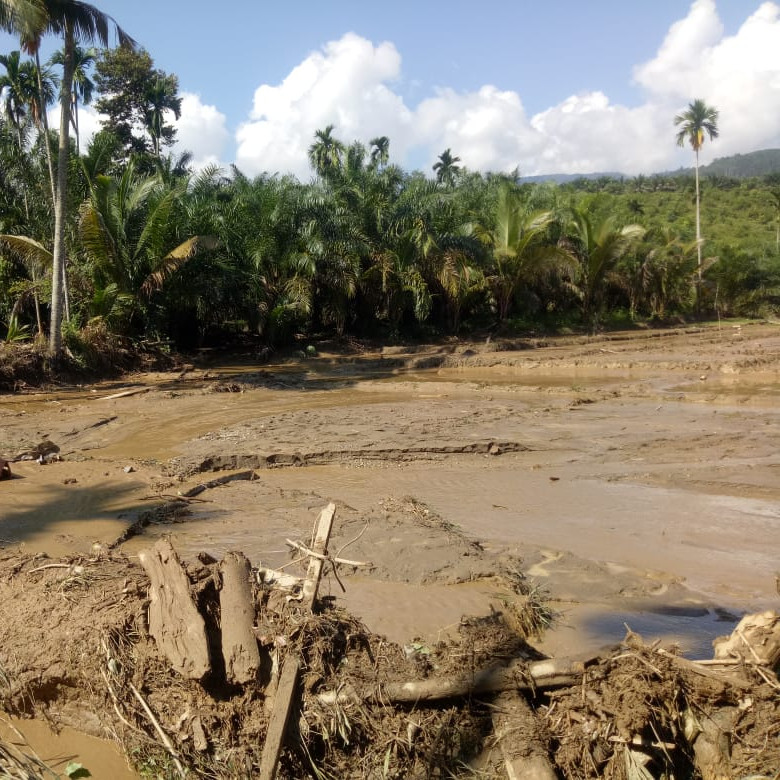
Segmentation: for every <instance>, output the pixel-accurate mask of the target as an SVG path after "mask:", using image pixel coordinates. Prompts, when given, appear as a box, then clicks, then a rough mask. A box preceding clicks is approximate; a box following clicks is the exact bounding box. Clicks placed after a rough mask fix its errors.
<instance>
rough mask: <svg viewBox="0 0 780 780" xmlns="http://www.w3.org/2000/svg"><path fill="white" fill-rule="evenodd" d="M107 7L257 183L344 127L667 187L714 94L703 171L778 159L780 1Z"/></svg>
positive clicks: (475, 155)
mask: <svg viewBox="0 0 780 780" xmlns="http://www.w3.org/2000/svg"><path fill="white" fill-rule="evenodd" d="M96 4H97V5H98V7H100V8H101V10H104V11H106V12H107V13H109V14H111V15H112V16H114V18H115V19H116V20H117V21H118V22H119V23H120V24H121V25H122V26H123V27H124V28H125V30H126V31H127V32H128V33H130V34H131V35H132V36H133V37H135V38H136V40H137V41H138V43H139V44H140V45H142V46H143V47H144V48H146V49H147V50H148V51H149V52H150V53H151V55H152V57H153V58H154V60H155V63H156V65H157V66H158V67H160V68H162V69H163V70H165V71H167V72H172V73H176V74H177V75H178V76H179V80H180V87H181V90H182V92H183V93H184V94H185V96H186V97H185V115H184V116H183V118H182V123H181V126H180V130H179V136H180V138H181V143H182V145H183V146H187V147H188V148H190V149H192V150H193V151H194V152H195V156H196V159H198V160H199V161H200V162H207V161H216V162H220V163H223V164H226V163H230V162H233V161H236V162H237V163H238V164H239V166H240V167H241V168H242V169H243V170H245V171H246V172H247V173H250V174H254V173H259V172H261V171H262V170H270V171H274V170H290V171H293V172H295V173H296V174H298V175H299V176H300V177H301V178H306V177H307V175H308V168H307V165H306V160H305V150H306V146H307V145H308V143H309V142H310V139H311V136H312V134H313V131H314V129H316V128H317V127H323V126H324V125H326V124H328V123H333V124H335V125H336V131H335V134H336V135H337V136H339V137H340V138H342V140H344V141H351V140H353V139H354V138H360V139H361V140H363V141H368V140H369V138H370V137H372V136H374V135H380V134H386V135H388V136H389V137H390V140H391V156H392V157H393V159H394V161H396V162H399V163H400V164H402V165H404V166H405V167H423V168H425V167H429V166H430V164H431V163H432V161H433V160H435V158H436V155H437V154H438V153H440V152H441V151H442V150H443V149H444V148H446V147H451V148H452V150H453V153H455V154H457V155H459V156H460V157H461V158H462V160H463V162H464V163H465V164H466V165H468V166H469V167H471V168H477V169H493V170H511V169H512V168H514V167H515V166H519V168H520V171H521V173H528V174H531V173H550V172H559V171H564V172H587V171H592V170H620V171H625V172H627V173H638V172H652V171H653V170H663V169H666V168H670V167H677V166H678V165H681V164H688V162H689V155H686V154H685V153H684V152H683V151H682V150H679V151H678V150H677V149H676V147H675V146H674V137H673V136H674V129H673V127H672V117H673V116H674V114H675V113H676V112H677V111H679V110H680V109H681V108H683V107H684V106H685V105H686V103H687V102H689V101H690V100H692V99H694V98H698V97H701V98H704V99H706V100H707V101H708V102H710V103H712V104H713V105H715V106H716V107H718V109H719V110H720V112H721V138H720V139H718V141H716V142H715V143H714V144H712V145H708V148H707V150H706V152H705V156H709V157H710V158H711V157H712V156H722V155H724V154H731V153H733V152H747V151H751V150H752V149H755V148H764V147H768V146H780V133H779V132H778V128H780V121H778V119H777V118H778V117H780V7H779V6H778V5H777V4H776V3H774V2H765V3H763V4H762V3H760V2H752V1H751V0H717V2H716V0H696V1H695V2H692V3H688V2H684V1H683V0H633V2H618V1H617V0H588V2H582V0H546V2H543V3H539V2H535V3H532V2H528V0H519V1H518V0H501V1H499V0H483V2H481V3H474V2H473V0H471V1H470V2H462V1H460V0H450V2H446V3H445V2H440V1H439V0H428V1H427V2H426V1H425V0H418V1H417V2H410V1H409V0H396V2H395V3H393V4H382V5H380V4H378V3H370V2H365V0H364V1H363V2H356V1H354V0H333V2H331V3H321V2H306V3H302V2H298V3H273V4H271V3H259V2H256V0H254V1H251V0H234V2H232V3H225V4H224V5H223V6H216V12H215V5H214V4H213V3H209V4H206V3H205V2H201V0H190V1H189V2H185V0H166V1H164V2H161V1H160V0H133V2H132V3H129V2H127V0H103V1H102V2H97V3H96ZM13 45H14V43H13V41H11V40H9V39H8V37H7V36H0V50H7V49H8V48H10V47H11V46H13ZM771 113H773V119H772V121H771V122H770V121H768V114H771ZM746 114H747V115H746ZM753 114H755V116H753ZM93 120H94V121H93V124H94V125H95V126H96V125H97V120H96V118H94V117H93ZM86 124H87V126H88V125H89V118H87V119H86Z"/></svg>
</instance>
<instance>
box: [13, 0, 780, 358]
mask: <svg viewBox="0 0 780 780" xmlns="http://www.w3.org/2000/svg"><path fill="white" fill-rule="evenodd" d="M3 2H4V3H6V7H7V8H10V7H11V6H12V5H13V3H14V2H19V0H0V3H3ZM9 3H10V5H9ZM64 5H65V6H67V5H68V3H67V2H66V3H64ZM80 5H83V4H80ZM7 14H8V12H7V10H6V22H5V24H6V26H8V21H7V20H8V19H9V18H10V17H8V15H7ZM2 22H3V20H2V18H0V23H2ZM66 27H67V26H65V28H63V29H66ZM55 29H56V27H55ZM98 37H100V36H98ZM125 43H126V45H125V47H123V48H119V49H114V50H102V51H97V50H92V49H88V48H80V47H79V46H78V45H76V42H75V41H74V40H71V41H70V49H69V50H68V51H65V50H63V52H62V53H61V54H60V55H59V57H56V56H55V58H53V59H52V62H51V63H49V64H46V65H42V64H40V63H39V62H36V59H35V58H32V59H31V58H26V57H25V56H24V55H23V54H20V52H16V51H14V52H9V53H6V54H4V55H3V56H2V58H0V85H2V86H0V89H2V93H0V94H2V116H1V117H0V234H2V238H1V239H0V337H3V338H5V339H7V340H16V339H21V338H25V337H40V338H43V337H44V334H45V333H47V332H50V331H51V329H52V328H56V327H57V322H58V319H57V316H58V315H57V313H56V310H55V308H56V306H57V301H56V295H54V294H53V293H54V287H56V286H59V285H57V284H56V282H57V280H58V279H60V280H61V282H62V296H63V300H62V306H63V315H62V319H63V328H62V332H63V333H64V338H65V344H66V345H68V346H71V347H73V346H74V345H76V346H77V345H79V344H83V343H84V341H85V340H88V339H89V338H90V337H91V336H94V335H95V334H116V335H119V336H123V337H128V338H133V339H137V340H152V341H160V340H164V341H169V342H171V343H172V344H174V345H175V346H178V347H192V346H196V345H198V344H202V343H204V342H205V341H208V340H212V341H215V340H221V339H224V338H226V337H228V336H232V335H237V334H250V335H252V336H255V337H256V338H257V339H259V340H262V342H264V343H266V344H268V345H270V346H275V345H280V344H283V343H285V342H287V341H289V340H290V339H292V338H293V337H294V336H295V334H299V333H304V334H336V335H346V334H353V335H360V336H377V337H383V338H396V337H410V336H411V337H414V336H421V335H433V334H457V333H461V332H464V331H469V330H472V329H486V328H496V327H499V328H503V329H505V330H507V331H510V330H512V329H533V328H542V327H543V328H556V327H557V328H561V327H581V328H584V329H594V328H597V327H600V326H601V325H603V324H604V323H608V322H615V321H619V322H622V323H625V324H627V323H629V322H630V321H631V320H650V319H656V320H665V319H668V318H670V317H672V316H692V315H694V314H695V313H696V314H698V315H699V316H712V315H713V314H716V313H717V314H719V315H723V316H726V315H745V316H756V315H762V314H768V313H772V312H775V311H777V309H778V307H780V255H779V254H778V250H779V249H780V247H779V246H778V244H780V186H778V182H777V181H776V180H774V179H772V178H771V177H768V178H766V180H761V179H752V180H745V181H732V180H725V179H723V178H722V177H721V179H712V180H710V179H706V178H705V179H703V186H702V189H701V193H699V191H698V189H697V188H696V187H695V183H694V182H692V181H691V180H690V179H688V178H675V177H645V176H638V177H636V178H634V179H605V180H586V179H581V180H577V181H574V182H571V183H569V184H565V185H560V186H556V185H552V184H544V183H537V184H529V183H523V182H522V181H521V180H520V179H519V178H518V176H517V175H503V174H480V173H475V172H472V171H469V170H467V169H466V168H464V167H463V166H462V165H461V164H460V163H461V161H460V159H459V158H458V156H457V155H456V154H455V153H453V151H452V150H451V149H447V150H445V151H444V152H442V154H441V155H440V157H439V160H438V161H437V163H436V164H435V165H434V166H433V170H431V171H430V173H429V174H427V175H426V174H425V173H424V172H419V171H413V172H410V171H405V170H403V169H401V168H400V167H398V166H397V165H394V164H393V163H392V162H391V155H390V149H391V146H390V144H391V142H390V139H388V138H387V137H379V138H374V139H371V140H370V141H369V142H368V144H367V145H366V144H364V143H362V142H361V141H352V142H351V143H346V142H345V141H343V140H341V139H339V138H338V137H337V128H334V127H333V126H329V127H326V128H324V129H322V130H319V131H318V132H317V133H316V134H315V136H314V138H313V139H312V143H311V146H310V148H309V149H308V154H309V159H310V162H311V165H312V178H311V180H310V181H308V182H301V181H298V180H297V179H295V178H293V177H289V176H282V175H279V174H273V173H267V174H263V175H260V176H257V177H254V178H250V177H247V176H246V175H245V174H244V173H242V172H241V171H239V170H238V169H236V168H235V167H234V168H232V169H230V170H229V171H224V170H219V169H216V168H208V169H206V170H202V171H199V172H193V171H192V170H191V169H190V168H189V165H188V164H189V160H188V158H187V156H186V155H184V156H182V157H179V158H176V157H173V156H171V155H170V154H169V153H167V152H166V148H168V147H169V145H170V143H171V142H172V141H173V138H174V129H173V126H172V123H171V120H172V118H173V117H174V116H177V115H178V111H179V108H180V100H179V97H178V82H177V79H176V77H175V76H171V75H168V74H165V73H163V72H162V71H159V70H157V69H155V68H154V63H153V61H152V59H151V57H150V56H149V55H148V53H146V52H143V51H136V50H135V49H134V48H133V46H132V45H131V42H130V40H129V39H127V38H125ZM34 50H35V49H34ZM63 62H68V63H69V65H68V67H67V69H68V71H69V72H68V73H65V74H64V75H63V74H62V72H61V70H62V68H61V64H62V63H63ZM58 63H60V66H58ZM58 67H59V72H58ZM63 78H65V79H68V78H70V80H71V88H70V89H69V90H68V92H69V94H70V98H69V100H70V102H69V110H68V111H67V113H66V119H65V121H64V123H61V127H60V133H59V134H58V133H54V132H52V131H51V130H50V129H48V128H47V127H45V125H44V123H43V121H42V116H45V109H46V107H47V106H48V105H49V104H50V103H51V102H52V100H53V98H54V96H55V94H56V91H57V89H58V85H59V84H61V83H62V80H63ZM95 97H97V105H98V106H99V107H100V109H101V111H103V112H105V114H106V115H107V117H108V119H107V120H106V122H105V123H104V126H103V128H102V131H101V132H100V133H98V134H97V135H96V136H95V137H94V138H93V139H92V141H91V143H90V144H89V147H88V148H87V149H86V150H85V151H84V153H83V154H80V153H79V151H78V147H77V146H76V145H75V144H74V143H73V142H72V141H70V139H69V138H67V137H66V138H65V141H66V145H65V146H63V138H62V136H63V129H64V128H67V129H70V128H73V129H77V128H78V118H77V110H78V105H79V102H81V103H82V104H83V103H84V102H88V101H89V100H93V99H94V98H95ZM693 105H694V104H692V106H693ZM64 113H65V112H64ZM672 132H673V127H672V123H671V121H670V143H671V142H673V140H674V137H673V135H672ZM64 134H65V135H66V136H69V132H65V133H64ZM696 137H697V138H698V136H696ZM694 148H695V147H694ZM63 163H65V164H66V170H65V171H64V173H63V170H62V168H63ZM55 171H56V172H57V173H56V174H55ZM63 177H65V178H63ZM63 181H65V182H66V184H65V186H63V184H62V182H63ZM699 195H700V201H701V233H702V235H703V236H704V239H703V240H702V241H699V242H697V240H696V235H697V233H696V216H695V215H696V210H695V205H694V204H695V203H696V202H697V200H698V199H699ZM58 209H59V210H60V211H61V214H60V213H58ZM58 231H61V234H62V235H61V238H62V242H63V245H62V249H61V253H60V260H61V264H62V269H63V270H62V272H59V273H61V276H58V275H57V273H58V272H53V271H52V266H53V264H54V263H55V262H56V261H57V236H58ZM699 253H701V255H700V254H699Z"/></svg>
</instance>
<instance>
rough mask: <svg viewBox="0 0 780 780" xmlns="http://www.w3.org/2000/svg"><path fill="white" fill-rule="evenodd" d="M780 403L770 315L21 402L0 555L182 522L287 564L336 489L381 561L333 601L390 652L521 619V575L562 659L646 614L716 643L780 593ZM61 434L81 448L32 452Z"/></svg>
mask: <svg viewBox="0 0 780 780" xmlns="http://www.w3.org/2000/svg"><path fill="white" fill-rule="evenodd" d="M778 411H780V327H778V326H777V325H774V324H770V323H764V324H744V323H743V324H741V325H738V326H733V325H731V324H724V325H723V326H722V327H716V326H712V327H706V328H690V329H681V330H675V331H662V332H636V333H626V334H612V335H610V336H604V337H594V338H570V339H559V340H538V341H534V342H530V341H529V342H517V343H500V342H499V343H488V344H462V343H453V344H448V345H445V346H432V347H427V348H426V347H417V348H415V349H414V350H411V349H410V350H404V349H401V348H386V349H384V350H379V351H375V352H370V351H367V352H353V353H344V352H339V351H335V350H334V351H332V352H327V351H322V352H320V353H319V354H318V355H317V356H316V357H312V358H307V359H301V360H299V361H297V362H295V363H285V364H280V365H275V366H262V367H260V366H257V365H253V364H252V362H251V361H249V360H247V361H244V362H241V361H235V360H234V361H232V362H231V364H230V365H220V364H219V362H218V361H216V360H214V361H212V362H211V364H209V365H199V366H197V367H192V369H191V370H189V371H186V372H183V373H182V372H179V373H177V374H161V373H156V374H137V375H132V376H129V377H125V378H124V379H123V380H122V381H116V382H110V383H102V384H99V385H94V386H89V387H76V386H74V387H62V388H57V390H56V391H53V392H50V393H37V392H24V393H15V394H10V395H0V457H3V458H5V459H7V460H9V461H11V469H12V472H13V478H12V479H10V480H4V481H3V482H1V483H0V543H2V544H3V545H4V546H5V548H6V549H5V554H9V555H11V554H13V555H20V554H21V555H30V554H36V553H47V554H49V555H52V556H60V555H70V556H73V555H81V556H85V555H87V556H88V555H91V554H93V552H94V550H96V549H100V550H103V549H105V548H109V547H111V548H113V549H114V550H115V551H116V552H117V553H123V554H125V555H129V556H131V558H132V557H133V556H135V555H137V553H138V551H139V550H140V549H142V548H144V547H148V546H150V545H151V544H152V543H153V542H154V540H155V539H156V538H158V537H159V536H161V535H170V537H171V538H172V540H173V542H174V544H175V546H176V548H177V550H178V551H179V553H180V555H181V556H182V558H184V559H185V560H192V559H193V558H194V556H195V555H196V554H197V553H199V552H208V553H210V554H212V555H214V556H215V557H222V556H223V555H224V554H225V552H227V551H228V550H237V549H240V550H243V551H244V553H245V554H246V555H247V556H248V557H249V559H250V560H251V562H252V564H253V565H255V566H259V565H261V564H262V565H264V566H270V567H278V566H281V565H283V564H285V563H286V562H288V561H289V560H290V549H289V547H288V546H287V545H286V544H285V542H284V540H285V539H286V538H290V539H291V540H298V541H300V540H304V541H305V540H306V539H307V538H308V534H309V533H310V529H311V516H312V511H313V509H314V508H316V507H319V506H322V505H323V504H324V503H327V501H331V500H332V501H335V502H336V503H337V505H338V512H339V518H340V520H339V524H338V526H337V528H336V530H335V532H334V539H333V541H332V549H334V550H339V549H340V548H341V547H342V546H345V545H348V547H346V549H345V552H344V555H347V557H349V558H351V559H360V560H364V561H370V562H371V564H372V567H371V568H370V569H368V570H361V571H360V572H359V573H355V574H353V575H349V576H346V577H344V578H343V585H344V587H345V591H343V590H342V588H341V585H340V584H339V583H338V582H336V581H334V580H333V578H330V579H329V580H328V581H327V582H325V583H323V587H322V590H321V592H323V593H325V594H326V595H331V596H332V597H333V599H334V600H335V603H336V604H341V605H344V606H346V607H347V608H348V609H349V610H350V612H351V613H353V614H355V615H358V616H359V617H360V618H361V619H362V620H363V621H365V623H366V624H367V626H368V628H369V629H370V630H371V631H374V632H377V633H378V634H382V635H385V636H387V637H388V638H389V639H390V640H393V641H396V642H398V643H400V644H404V643H407V642H409V641H410V640H411V639H412V638H413V637H417V638H420V639H421V640H422V641H436V640H438V639H442V638H447V637H452V636H455V635H457V633H458V630H459V626H460V618H461V616H462V615H464V614H470V615H480V614H482V615H486V614H490V612H491V610H493V611H494V612H495V611H497V610H500V609H501V608H502V606H503V605H505V604H506V602H507V594H506V592H505V588H504V587H503V585H502V581H501V580H500V579H499V578H498V575H499V574H500V573H501V572H506V571H507V570H508V569H510V568H512V567H514V568H516V569H517V570H518V571H520V570H522V571H523V572H524V573H525V574H526V575H527V576H528V578H529V581H530V582H532V583H534V587H535V588H537V589H543V590H544V591H546V592H547V593H549V596H550V598H551V599H552V602H551V603H552V606H553V607H554V608H555V609H556V610H557V611H558V612H559V613H560V614H561V619H560V622H559V627H558V628H557V629H556V630H553V631H549V632H547V633H546V634H545V636H544V637H543V638H542V639H541V641H539V642H535V646H536V647H537V648H538V649H540V650H542V651H543V652H545V653H547V654H550V655H555V656H563V655H578V654H586V653H590V652H593V651H594V650H595V649H597V648H599V647H602V646H603V645H605V644H609V643H614V642H616V641H618V640H619V639H621V638H622V637H623V636H624V634H625V628H626V625H628V626H630V627H631V628H632V629H633V630H635V631H639V632H640V633H642V634H643V635H644V636H645V637H646V638H648V639H653V638H654V637H656V636H658V637H662V638H664V639H665V640H672V641H677V642H678V643H679V644H680V646H681V647H682V649H683V650H684V651H685V652H687V653H688V654H689V655H692V656H695V657H709V655H710V654H711V652H710V642H711V639H712V638H713V637H714V636H716V635H718V634H723V633H728V632H729V631H730V630H731V628H732V627H733V625H734V623H735V622H736V620H737V619H738V617H739V615H741V614H743V613H744V612H746V611H755V610H757V609H763V608H767V607H772V606H776V605H777V600H778V593H777V579H776V577H777V575H778V568H780V563H778V559H777V553H776V551H777V550H778V549H780V449H779V448H778V444H780V415H778ZM44 441H51V442H53V443H55V444H56V445H57V447H59V452H58V453H57V456H58V458H59V459H55V458H53V457H52V458H50V459H49V462H44V464H43V465H41V464H39V463H38V462H36V461H35V460H22V459H19V460H17V458H18V457H19V456H25V454H26V455H27V456H28V457H31V456H33V455H35V453H36V452H38V450H36V448H37V447H39V445H40V444H41V443H42V442H44ZM44 461H46V458H44ZM239 471H251V476H252V478H251V479H237V480H232V481H225V482H224V484H219V485H214V486H213V487H210V488H208V489H206V490H203V491H199V489H198V486H199V485H202V484H206V483H209V482H210V481H214V480H216V479H217V478H220V477H229V476H231V475H232V474H234V473H236V472H239ZM239 476H242V475H241V474H239ZM94 545H100V548H97V547H94ZM122 577H123V578H125V580H123V581H126V582H127V583H129V584H128V587H132V582H133V577H132V576H130V577H129V579H127V578H126V575H125V574H123V575H122ZM78 598H79V596H78V592H76V594H75V595H71V594H70V593H65V594H63V595H62V598H61V599H60V594H58V598H57V599H55V600H54V601H53V602H52V605H50V608H51V609H60V610H64V609H66V605H67V604H68V603H69V601H70V600H72V599H78ZM12 606H13V605H11V607H9V608H8V609H9V610H11V611H9V612H8V614H7V615H4V620H3V622H4V623H5V622H6V621H10V622H9V625H10V626H11V631H12V633H7V634H5V636H4V639H3V642H2V643H0V648H2V649H3V650H5V651H6V652H7V646H8V644H7V643H8V642H11V641H12V639H11V637H12V636H13V625H14V621H15V620H16V621H18V622H19V623H20V624H21V623H23V621H24V620H25V617H24V616H23V615H22V614H21V613H20V614H19V616H18V617H17V618H15V617H14V615H13V612H12ZM47 608H48V607H47ZM101 611H102V610H101ZM126 617H127V616H126V615H125V618H126ZM67 623H68V621H67V620H66V619H65V617H64V615H63V617H62V618H61V620H60V624H61V628H59V629H57V630H54V629H52V628H50V630H51V631H52V632H53V636H52V643H53V644H54V643H57V642H59V643H63V642H67V640H66V639H65V638H64V637H65V633H66V631H67ZM57 631H60V632H61V634H60V636H58V635H57ZM31 649H32V648H31ZM52 652H54V651H53V650H52ZM70 662H71V661H68V660H66V661H63V662H62V663H65V664H66V665H67V663H70ZM72 663H74V664H77V663H78V662H77V660H76V658H75V657H74V658H73V659H72ZM66 689H67V686H65V687H64V688H62V687H60V688H57V687H56V686H55V687H54V688H53V689H52V691H53V693H52V697H53V699H56V700H57V701H60V700H61V699H63V691H66ZM64 701H65V702H67V696H64ZM59 709H62V708H61V707H60V708H59ZM65 709H67V707H66V708H65ZM58 711H59V710H58ZM77 720H78V719H77ZM82 720H83V719H82ZM78 725H79V726H80V727H81V728H84V727H85V724H84V723H83V722H81V721H79V723H78ZM93 725H94V724H93ZM91 731H92V732H93V733H103V734H104V735H105V731H104V730H103V731H102V732H101V731H100V728H94V729H91Z"/></svg>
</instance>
